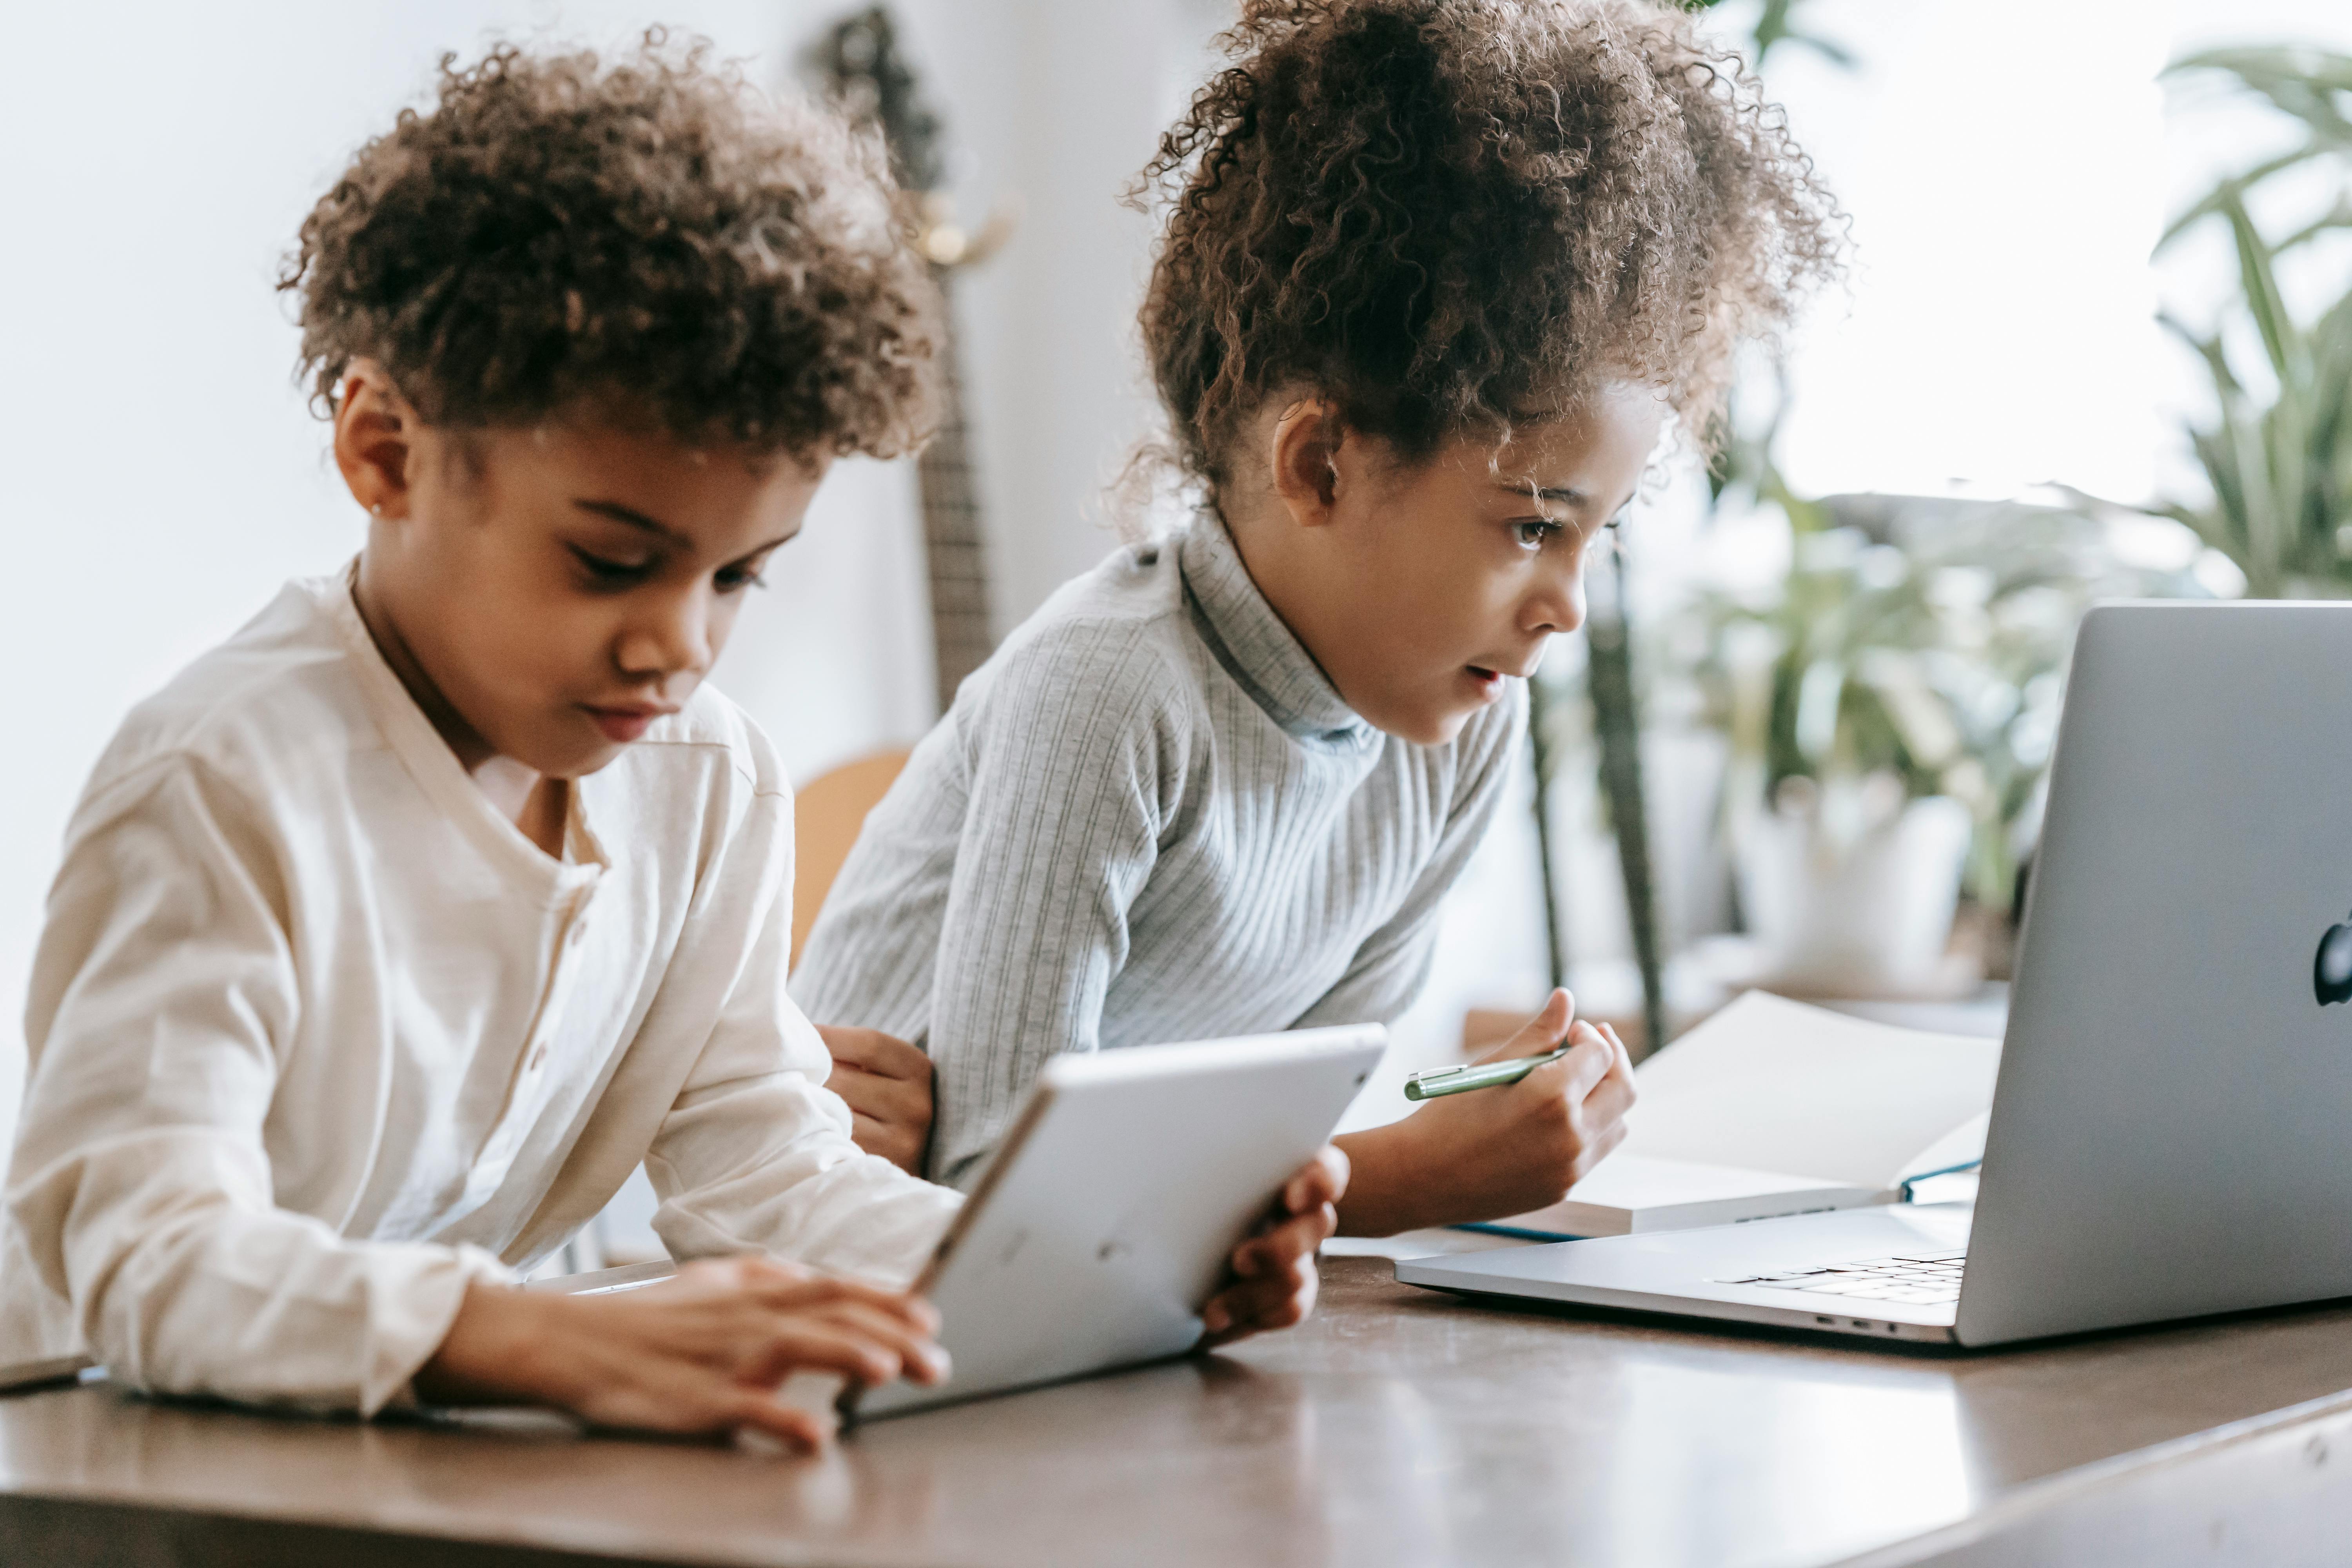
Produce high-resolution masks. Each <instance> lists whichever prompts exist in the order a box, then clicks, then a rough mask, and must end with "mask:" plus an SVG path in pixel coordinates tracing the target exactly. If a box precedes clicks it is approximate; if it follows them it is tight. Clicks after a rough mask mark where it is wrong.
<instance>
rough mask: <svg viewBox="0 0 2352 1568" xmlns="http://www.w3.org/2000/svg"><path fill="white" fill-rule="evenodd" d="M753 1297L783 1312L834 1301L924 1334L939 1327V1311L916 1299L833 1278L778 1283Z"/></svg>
mask: <svg viewBox="0 0 2352 1568" xmlns="http://www.w3.org/2000/svg"><path fill="white" fill-rule="evenodd" d="M755 1297H756V1300H758V1301H759V1303H760V1304H761V1306H763V1307H767V1308H770V1309H771V1310H776V1311H787V1312H789V1311H797V1310H802V1309H804V1308H815V1307H825V1306H830V1305H832V1304H833V1303H835V1302H837V1301H856V1302H860V1303H863V1304H864V1305H866V1306H868V1307H873V1308H876V1309H877V1310H881V1311H884V1312H887V1313H889V1314H890V1315H892V1316H894V1317H897V1318H898V1319H900V1320H902V1321H906V1322H908V1323H911V1324H913V1325H914V1326H916V1327H917V1328H919V1329H920V1330H922V1331H923V1332H925V1333H927V1334H928V1333H936V1332H937V1331H939V1326H940V1312H939V1309H938V1308H936V1307H934V1306H932V1305H931V1304H930V1303H929V1301H926V1300H923V1299H922V1298H921V1297H920V1296H910V1295H908V1293H907V1292H905V1291H903V1290H890V1289H884V1288H883V1287H882V1286H879V1285H869V1284H867V1283H866V1281H865V1280H863V1279H842V1278H840V1277H838V1276H836V1275H818V1276H814V1277H809V1278H803V1279H793V1280H786V1281H781V1282H779V1283H777V1284H775V1285H773V1286H770V1287H764V1288H762V1289H760V1290H759V1291H757V1292H756V1293H755Z"/></svg>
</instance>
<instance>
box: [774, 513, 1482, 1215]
mask: <svg viewBox="0 0 2352 1568" xmlns="http://www.w3.org/2000/svg"><path fill="white" fill-rule="evenodd" d="M1524 702H1525V693H1524V692H1523V691H1522V690H1521V689H1519V687H1518V685H1517V682H1514V683H1512V687H1511V690H1510V693H1509V695H1508V697H1507V699H1506V700H1504V701H1502V702H1498V703H1496V705H1495V706H1494V707H1492V708H1489V709H1487V710H1485V711H1484V712H1481V713H1479V714H1477V715H1476V716H1475V717H1474V718H1473V719H1472V720H1471V721H1470V723H1469V725H1468V726H1467V727H1466V728H1465V730H1464V731H1463V732H1462V734H1461V736H1460V737H1459V738H1458V739H1456V740H1455V741H1454V742H1451V743H1449V744H1446V745H1442V746H1416V745H1412V744H1410V743H1408V742H1403V741H1400V740H1397V739H1396V738H1394V737H1393V736H1390V735H1386V734H1383V733H1381V731H1378V730H1375V729H1373V728H1372V727H1371V726H1370V724H1367V723H1366V722H1365V721H1363V720H1362V719H1360V718H1359V717H1357V715H1356V714H1355V713H1354V712H1353V711H1352V710H1350V709H1349V707H1348V705H1347V704H1346V703H1345V702H1344V701H1342V700H1340V697H1339V692H1338V691H1337V690H1336V689H1334V688H1333V687H1332V685H1331V683H1330V681H1329V680H1328V679H1327V678H1326V677H1325V676H1324V674H1323V672H1322V670H1321V669H1320V668H1318V666H1317V665H1316V663H1315V661H1314V659H1313V658H1311V657H1309V655H1308V654H1307V649H1306V648H1305V647H1303V646H1301V645H1300V643H1299V641H1298V639H1297V637H1294V636H1293V635H1292V634H1291V632H1290V630H1289V628H1288V627H1287V626H1285V625H1284V624H1283V622H1282V620H1281V618H1280V617H1279V616H1276V614H1275V612H1274V608H1273V606H1272V605H1268V604H1267V603H1266V601H1265V595H1262V594H1260V593H1259V592H1258V590H1257V586H1256V584H1254V583H1252V582H1251V581H1250V576H1249V573H1248V570H1247V568H1245V567H1244V565H1243V563H1242V560H1241V557H1240V555H1239V553H1238V552H1236V551H1235V550H1234V544H1233V541H1232V540H1231V538H1230V537H1229V536H1228V535H1227V534H1226V532H1225V530H1224V528H1223V525H1222V524H1220V523H1219V522H1217V521H1215V520H1214V519H1213V518H1205V517H1204V518H1202V519H1201V520H1200V521H1197V522H1195V523H1194V524H1193V525H1192V528H1191V529H1189V530H1188V531H1186V532H1184V533H1182V534H1181V535H1179V536H1178V537H1177V538H1176V539H1174V540H1172V541H1170V542H1165V543H1162V544H1160V545H1159V546H1156V547H1137V548H1130V549H1127V550H1122V551H1120V552H1118V553H1117V554H1116V555H1113V556H1112V557H1111V558H1110V559H1109V560H1108V561H1106V562H1104V563H1103V564H1102V565H1100V566H1098V567H1097V568H1096V569H1095V570H1094V571H1092V572H1090V573H1088V574H1087V575H1085V576H1083V577H1080V578H1078V579H1076V581H1074V582H1072V583H1069V584H1066V585H1065V586H1064V587H1063V588H1062V589H1061V591H1060V592H1058V593H1056V594H1055V595H1054V597H1053V598H1052V599H1051V600H1049V601H1048V602H1047V603H1046V605H1045V607H1044V608H1043V609H1041V610H1039V611H1038V612H1037V614H1036V615H1034V616H1032V617H1030V619H1029V620H1028V622H1027V623H1026V624H1024V626H1022V627H1021V628H1020V629H1019V630H1018V631H1016V632H1014V633H1013V636H1012V637H1010V638H1009V639H1008V640H1007V641H1006V643H1005V645H1004V646H1003V647H1002V648H1000V649H999V650H998V651H997V653H996V655H995V657H994V658H991V659H990V660H989V661H988V663H987V664H986V665H984V666H982V668H981V669H980V670H979V671H977V672H976V673H975V674H973V675H972V676H971V679H968V680H966V681H965V682H964V685H963V689H962V690H961V691H960V692H959V693H958V694H957V697H956V700H955V704H954V707H953V709H952V710H950V712H949V714H948V715H947V717H946V718H944V719H942V720H941V721H940V723H939V726H938V727H937V728H936V729H934V730H933V731H931V732H930V734H929V735H928V736H926V737H925V738H924V740H923V742H922V743H921V744H920V745H919V746H917V747H916V749H915V753H914V757H913V759H912V761H910V762H909V763H908V766H907V771H906V773H905V774H904V775H903V776H902V777H901V778H900V779H899V780H898V784H897V785H896V787H894V788H893V789H892V790H891V791H890V793H889V795H888V796H887V798H885V799H884V800H883V802H882V804H881V805H879V806H878V807H877V808H876V810H875V812H874V815H873V816H871V817H870V818H868V819H867V821H866V829H865V832H864V833H863V835H862V836H861V837H859V838H858V841H857V847H856V849H854V850H853V851H852V852H851V854H850V857H849V859H848V862H847V863H846V864H845V866H843V868H842V870H841V875H840V878H839V879H838V880H836V881H835V884H834V887H833V891H832V893H831V895H830V897H829V898H828V899H827V900H826V902H825V907H824V914H823V915H822V917H820V919H819V920H818V921H817V924H816V929H815V931H814V932H813V933H812V934H811V936H810V938H809V942H808V946H807V948H806V950H805V952H804V953H803V957H802V962H801V965H800V969H799V973H798V974H797V975H796V976H795V978H794V980H793V994H794V995H795V996H796V997H797V998H798V1000H799V1001H800V1003H801V1005H802V1006H803V1008H804V1009H805V1010H806V1012H807V1013H808V1015H809V1016H810V1017H812V1018H814V1019H815V1020H816V1021H817V1022H819V1023H824V1024H848V1025H862V1026H867V1027H871V1028H877V1029H884V1030H887V1031H888V1032H890V1033H892V1034H895V1035H898V1036H901V1037H906V1038H908V1039H911V1040H914V1041H915V1042H917V1043H918V1044H919V1045H921V1046H922V1047H924V1048H925V1049H926V1050H928V1051H929V1053H930V1056H931V1059H932V1061H933V1062H934V1064H935V1065H936V1067H937V1068H938V1079H937V1092H938V1097H939V1106H938V1122H937V1128H936V1131H935V1133H934V1135H933V1139H932V1144H931V1148H932V1158H931V1174H932V1175H933V1176H934V1177H936V1178H937V1179H939V1180H941V1181H946V1182H950V1183H953V1184H959V1185H962V1184H969V1182H970V1181H971V1178H972V1177H973V1176H975V1175H977V1174H978V1173H979V1170H980V1167H981V1164H982V1161H983V1159H984V1157H985V1156H986V1155H987V1153H988V1152H990V1151H991V1150H992V1148H993V1147H994V1146H995V1143H996V1141H997V1139H998V1138H999V1137H1000V1136H1001V1135H1002V1134H1003V1131H1004V1129H1005V1126H1006V1124H1007V1123H1008V1121H1010V1119H1011V1117H1012V1115H1013V1112H1014V1111H1015V1110H1018V1109H1019V1107H1020V1103H1021V1100H1022V1099H1023V1097H1024V1095H1025V1094H1026V1093H1027V1092H1028V1089H1029V1086H1030V1084H1031V1082H1032V1081H1033V1080H1034V1079H1035V1077H1036V1075H1037V1072H1038V1069H1039V1068H1040V1067H1041V1066H1042V1065H1043V1064H1044V1063H1045V1060H1046V1058H1049V1057H1051V1056H1053V1055H1054V1054H1055V1053H1056V1052H1059V1051H1090V1050H1095V1049H1097V1048H1109V1047H1125V1046H1141V1045H1156V1044H1162V1043H1166V1042H1170V1041H1176V1040H1193V1039H1206V1038H1213V1037H1219V1036H1225V1035H1239V1034H1253V1033H1258V1032H1262V1031H1265V1030H1270V1029H1285V1028H1290V1027H1293V1026H1307V1025H1313V1024H1338V1023H1356V1022H1364V1021H1377V1022H1386V1021H1388V1020H1389V1019H1391V1018H1392V1017H1394V1016H1396V1015H1397V1014H1398V1013H1399V1012H1401V1011H1402V1009H1403V1008H1404V1006H1405V1005H1407V1004H1408V1003H1409V1002H1410V1001H1411V1000H1412V996H1413V994H1414V993H1415V992H1417V991H1418V990H1419V989H1420V986H1421V983H1422V979H1423V975H1424V974H1425V973H1426V972H1427V969H1428V964H1429V953H1430V946H1431V942H1432V940H1433V937H1434V934H1435V916H1436V912H1437V905H1438V901H1439V900H1440V898H1441V897H1442V896H1443V895H1444V891H1445V889H1447V888H1448V887H1449V886H1450V885H1452V883H1453V881H1454V878H1455V877H1456V876H1457V875H1458V874H1459V873H1460V871H1461V869H1462V867H1463V865H1464V863H1465V861H1466V860H1467V859H1468V858H1469V854H1470V851H1471V849H1472V848H1473V847H1475V845H1476V844H1477V841H1478V839H1479V837H1480V836H1481V835H1482V834H1483V833H1484V832H1485V830H1486V824H1487V822H1488V821H1489V819H1491V818H1492V816H1494V811H1495V805H1496V800H1497V798H1498V796H1499V795H1500V794H1501V791H1502V787H1503V783H1504V780H1505V778H1506V776H1507V771H1508V769H1509V767H1510V766H1511V764H1512V761H1513V759H1514V758H1515V757H1516V755H1517V747H1516V742H1517V736H1518V734H1519V731H1520V724H1521V721H1522V718H1523V714H1524Z"/></svg>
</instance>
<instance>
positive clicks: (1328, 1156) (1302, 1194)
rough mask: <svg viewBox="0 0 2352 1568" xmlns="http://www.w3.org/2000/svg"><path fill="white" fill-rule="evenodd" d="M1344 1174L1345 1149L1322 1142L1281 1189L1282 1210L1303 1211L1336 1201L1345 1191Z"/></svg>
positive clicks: (1346, 1186) (1346, 1163)
mask: <svg viewBox="0 0 2352 1568" xmlns="http://www.w3.org/2000/svg"><path fill="white" fill-rule="evenodd" d="M1348 1175H1349V1166H1348V1156H1347V1153H1346V1152H1345V1151H1343V1150H1341V1149H1339V1147H1338V1146H1337V1145H1335V1144H1330V1143H1326V1144H1324V1145H1323V1147H1321V1148H1320V1149H1318V1150H1317V1151H1316V1152H1315V1158H1313V1159H1312V1160H1309V1161H1308V1162H1307V1163H1306V1164H1304V1165H1302V1166H1300V1167H1299V1171H1298V1173H1297V1175H1295V1176H1293V1177H1291V1178H1290V1181H1289V1183H1288V1184H1287V1185H1286V1186H1285V1187H1284V1188H1283V1189H1282V1206H1283V1209H1284V1211H1285V1212H1286V1213H1289V1214H1305V1213H1306V1212H1307V1210H1309V1209H1315V1208H1320V1207H1322V1206H1323V1205H1326V1204H1336V1203H1338V1202H1339V1199H1340V1198H1341V1197H1342V1196H1344V1195H1345V1194H1346V1193H1347V1191H1348Z"/></svg>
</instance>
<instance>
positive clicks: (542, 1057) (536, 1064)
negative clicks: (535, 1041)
mask: <svg viewBox="0 0 2352 1568" xmlns="http://www.w3.org/2000/svg"><path fill="white" fill-rule="evenodd" d="M546 1065H547V1047H545V1046H541V1047H538V1048H537V1049H536V1050H534V1051H532V1052H531V1053H530V1070H531V1071H533V1072H537V1071H538V1070H539V1069H540V1068H543V1067H545V1066H546Z"/></svg>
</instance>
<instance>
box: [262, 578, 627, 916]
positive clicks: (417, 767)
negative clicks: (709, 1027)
mask: <svg viewBox="0 0 2352 1568" xmlns="http://www.w3.org/2000/svg"><path fill="white" fill-rule="evenodd" d="M358 577H359V562H358V561H357V559H356V558H355V559H354V560H353V561H352V563H351V564H350V565H349V566H347V567H345V568H344V569H343V570H342V571H341V573H338V574H336V575H334V576H332V577H317V578H312V579H310V581H309V582H308V583H306V584H304V586H305V587H306V588H307V589H308V590H309V591H310V595H311V596H312V600H313V602H314V603H316V604H317V605H319V606H320V609H321V610H322V611H323V612H324V613H325V615H326V616H327V618H328V619H329V621H331V623H332V624H333V626H334V627H335V630H336V631H337V633H338V634H340V635H341V638H342V642H343V646H344V648H345V650H346V652H347V653H348V654H349V655H350V661H351V663H350V667H351V668H352V673H353V675H354V677H355V679H357V681H358V684H359V688H360V691H361V693H362V698H363V699H364V700H365V701H366V703H367V705H368V708H369V710H371V711H372V712H373V715H374V718H375V721H376V725H377V728H378V730H379V731H381V732H382V733H383V737H384V742H385V743H386V744H387V745H389V746H390V747H391V748H392V751H393V752H394V755H396V756H397V757H399V759H400V761H401V763H402V765H403V766H404V768H405V769H406V770H407V772H408V775H409V777H410V778H412V779H414V780H415V783H416V785H417V787H418V788H419V789H420V790H422V791H423V792H424V793H425V797H426V798H427V799H428V800H430V801H432V802H433V804H434V805H436V806H438V807H439V808H440V810H441V812H442V814H443V815H444V816H447V817H448V818H449V819H450V820H452V821H453V822H455V823H456V824H457V827H458V829H459V831H461V832H463V833H465V834H466V835H467V837H469V838H471V839H472V840H473V842H474V844H475V846H476V847H477V848H478V849H479V850H480V851H481V853H482V854H483V855H484V856H485V857H486V858H488V860H489V861H490V862H491V863H492V864H494V865H496V866H498V867H499V868H501V869H502V870H503V871H504V872H505V873H506V874H507V876H508V877H509V879H512V880H513V881H514V883H515V884H516V885H517V886H519V887H520V888H521V889H523V890H524V891H526V892H528V893H530V895H532V896H534V897H536V898H539V899H541V900H547V901H550V902H553V901H556V900H562V899H568V898H571V897H572V896H574V895H575V894H577V893H578V892H579V891H580V889H583V888H587V887H593V885H594V884H595V882H596V880H597V879H598V878H599V877H600V876H601V875H602V874H603V873H604V870H605V869H606V868H607V867H609V866H610V864H611V861H610V860H609V859H608V858H606V856H605V853H604V846H603V844H602V843H601V842H600V841H599V840H598V839H597V837H596V836H595V834H594V832H593V830H592V829H591V827H590V826H589V823H588V810H587V804H586V802H584V801H583V799H582V798H581V795H582V791H581V789H580V786H579V783H578V781H575V782H574V784H573V785H572V788H571V789H570V790H569V791H567V792H566V794H567V795H568V796H569V798H568V800H567V801H566V802H565V820H564V847H565V850H566V853H565V855H564V856H563V857H562V858H560V859H559V858H556V857H555V856H552V855H550V854H548V853H547V852H546V851H545V850H543V849H541V848H540V847H539V846H538V845H536V844H534V843H532V842H531V841H530V839H528V838H526V837H523V835H522V830H521V829H520V828H518V827H517V826H515V825H514V824H513V823H511V822H509V821H508V820H507V819H506V817H505V816H502V815H501V814H500V813H499V810H498V808H497V807H496V806H494V805H491V804H490V802H489V797H488V795H484V794H483V793H482V791H481V786H480V785H478V784H476V783H475V782H474V777H473V775H472V774H471V773H467V771H466V769H465V765H464V764H463V763H459V762H458V761H457V752H453V751H451V750H450V749H449V743H448V742H446V741H444V740H443V739H442V738H441V733H440V731H437V730H436V729H434V727H433V721H432V720H430V719H428V718H426V717H425V710H424V709H422V708H420V707H418V706H417V705H416V700H415V698H414V697H411V696H410V695H409V694H408V688H407V687H406V686H404V685H403V684H402V683H401V679H400V676H399V675H398V673H396V672H395V671H394V669H393V668H392V666H391V665H390V664H389V663H388V662H386V660H385V659H384V657H383V650H382V649H380V648H378V647H376V646H375V637H374V636H373V634H372V633H370V632H369V630H368V629H367V623H366V622H365V621H364V620H362V619H361V617H360V611H359V605H357V604H356V603H354V602H353V600H352V587H353V585H354V584H355V583H356V582H357V580H358Z"/></svg>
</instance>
